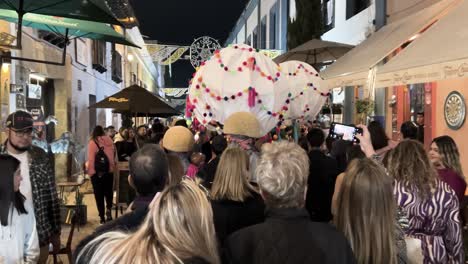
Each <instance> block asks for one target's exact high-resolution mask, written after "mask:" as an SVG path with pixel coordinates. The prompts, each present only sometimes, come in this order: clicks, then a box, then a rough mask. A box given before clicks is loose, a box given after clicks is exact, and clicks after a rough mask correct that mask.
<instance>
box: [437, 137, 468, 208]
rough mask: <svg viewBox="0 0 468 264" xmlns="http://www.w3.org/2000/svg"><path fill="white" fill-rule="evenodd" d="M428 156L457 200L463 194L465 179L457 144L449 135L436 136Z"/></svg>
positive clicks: (461, 198) (460, 198)
mask: <svg viewBox="0 0 468 264" xmlns="http://www.w3.org/2000/svg"><path fill="white" fill-rule="evenodd" d="M429 158H430V159H431V162H432V164H433V165H434V166H435V167H436V169H437V172H438V173H439V178H440V179H441V180H442V181H444V182H446V183H447V184H448V185H450V187H452V189H453V190H454V191H455V193H456V194H457V197H458V201H459V202H461V201H462V200H463V197H464V196H465V190H466V179H465V177H464V176H463V169H462V166H461V163H460V153H459V152H458V147H457V144H455V141H454V140H453V139H452V138H451V137H449V136H441V137H436V138H434V140H433V141H432V144H431V148H430V150H429Z"/></svg>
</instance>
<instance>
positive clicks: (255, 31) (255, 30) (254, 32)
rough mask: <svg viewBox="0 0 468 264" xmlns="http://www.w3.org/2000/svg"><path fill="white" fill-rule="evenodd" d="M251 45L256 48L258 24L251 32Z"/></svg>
mask: <svg viewBox="0 0 468 264" xmlns="http://www.w3.org/2000/svg"><path fill="white" fill-rule="evenodd" d="M252 47H254V48H258V26H256V27H255V28H254V30H253V33H252Z"/></svg>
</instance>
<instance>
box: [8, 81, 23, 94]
mask: <svg viewBox="0 0 468 264" xmlns="http://www.w3.org/2000/svg"><path fill="white" fill-rule="evenodd" d="M10 93H12V94H22V93H24V85H23V84H14V83H11V84H10Z"/></svg>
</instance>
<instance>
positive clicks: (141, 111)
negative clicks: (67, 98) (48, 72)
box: [89, 85, 180, 117]
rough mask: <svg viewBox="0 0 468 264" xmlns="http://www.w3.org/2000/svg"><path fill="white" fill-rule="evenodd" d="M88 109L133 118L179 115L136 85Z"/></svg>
mask: <svg viewBox="0 0 468 264" xmlns="http://www.w3.org/2000/svg"><path fill="white" fill-rule="evenodd" d="M89 108H112V109H114V112H116V113H127V114H132V115H133V116H161V117H164V116H174V115H179V114H180V113H179V112H178V111H177V110H175V109H174V108H173V107H172V106H171V105H169V104H168V103H167V102H165V101H164V99H162V98H159V97H158V96H156V95H154V94H152V93H151V92H149V91H148V90H146V89H145V88H143V87H141V86H138V85H132V86H130V87H127V88H125V89H123V90H121V91H120V92H118V93H116V94H114V95H111V96H109V97H107V98H105V99H104V100H102V101H100V102H98V103H96V104H94V105H92V106H90V107H89Z"/></svg>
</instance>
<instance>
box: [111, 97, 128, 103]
mask: <svg viewBox="0 0 468 264" xmlns="http://www.w3.org/2000/svg"><path fill="white" fill-rule="evenodd" d="M109 102H117V103H125V102H128V99H127V98H124V97H121V98H115V97H109Z"/></svg>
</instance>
